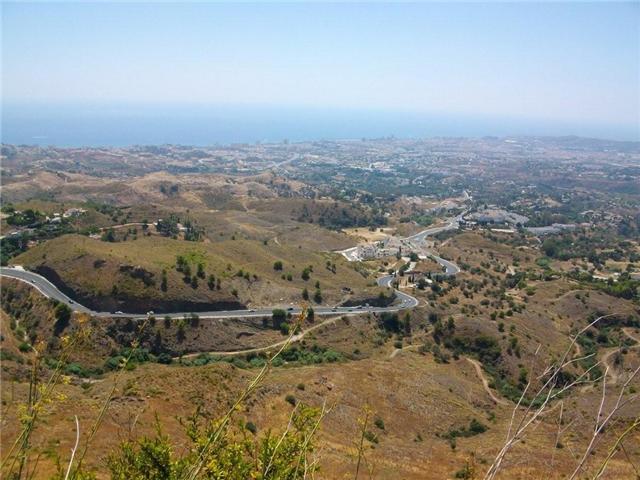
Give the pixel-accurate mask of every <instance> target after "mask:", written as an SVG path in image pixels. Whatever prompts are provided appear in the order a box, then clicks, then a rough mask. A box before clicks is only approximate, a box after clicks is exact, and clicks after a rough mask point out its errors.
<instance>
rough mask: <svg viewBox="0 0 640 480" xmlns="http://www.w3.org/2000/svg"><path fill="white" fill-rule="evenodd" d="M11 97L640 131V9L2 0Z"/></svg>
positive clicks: (6, 84) (6, 89) (20, 101)
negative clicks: (275, 108)
mask: <svg viewBox="0 0 640 480" xmlns="http://www.w3.org/2000/svg"><path fill="white" fill-rule="evenodd" d="M2 99H3V103H4V104H6V105H9V104H10V105H14V106H15V105H31V106H32V105H37V104H100V105H105V106H108V105H111V104H113V105H115V104H123V103H130V104H151V105H159V104H174V105H221V104H224V105H244V106H250V105H263V106H265V105H266V106H283V107H294V108H299V107H309V108H323V109H334V108H335V109H345V108H346V109H362V110H370V109H375V110H377V111H385V110H389V111H394V112H402V111H407V112H411V113H425V114H430V115H438V114H442V115H447V116H455V115H460V116H475V117H478V116H487V117H504V118H514V119H519V120H526V119H532V120H535V121H537V122H540V121H542V122H544V121H547V120H548V121H550V122H564V123H566V124H576V125H578V124H593V125H605V126H607V127H613V128H615V127H620V129H621V131H625V132H631V133H627V137H629V136H630V137H638V136H640V130H639V128H640V127H639V125H640V3H639V2H635V3H577V2H571V3H544V2H538V3H491V4H484V3H471V4H468V3H447V4H443V3H421V4H400V3H391V4H382V3H374V4H366V3H356V4H346V3H337V4H336V3H333V4H323V3H314V4H310V3H295V4H271V3H260V4H249V3H239V4H238V3H236V4H224V3H222V4H220V3H181V4H174V3H155V4H154V3H128V2H119V3H115V2H109V3H107V2H104V3H79V2H77V3H24V2H16V3H12V2H8V3H7V2H3V4H2ZM634 132H635V133H634ZM563 133H564V132H563ZM630 139H636V140H637V139H639V138H630Z"/></svg>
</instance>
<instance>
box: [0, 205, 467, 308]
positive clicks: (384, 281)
mask: <svg viewBox="0 0 640 480" xmlns="http://www.w3.org/2000/svg"><path fill="white" fill-rule="evenodd" d="M460 217H461V215H459V216H458V217H455V218H452V219H449V221H448V223H447V224H446V225H444V226H440V227H432V228H428V229H426V230H423V231H422V232H419V233H417V234H415V235H412V236H410V237H406V238H405V239H404V240H408V241H418V242H421V241H423V240H424V239H425V238H426V237H427V236H429V235H434V234H436V233H439V232H442V231H445V230H451V229H454V228H457V227H458V222H459V221H460ZM345 256H346V255H345ZM431 256H432V257H433V258H434V259H435V261H436V262H438V263H439V264H440V265H441V266H442V267H443V268H444V269H445V272H446V275H456V274H457V273H458V272H460V269H459V268H458V266H457V265H456V264H455V263H453V262H450V261H448V260H445V259H444V258H440V257H438V256H436V255H433V254H431ZM347 258H348V257H347ZM0 276H2V277H6V278H13V279H15V280H18V281H21V282H24V283H27V284H29V285H31V286H32V287H34V288H36V289H37V290H38V291H39V292H40V293H42V294H43V295H44V296H45V297H47V298H53V299H55V300H57V301H59V302H62V303H64V304H66V305H68V306H69V307H70V308H71V309H72V310H74V311H76V312H81V313H87V314H90V315H93V316H95V317H112V318H145V317H146V316H147V315H143V314H140V313H125V312H99V311H95V310H91V309H90V308H88V307H85V306H84V305H81V304H79V303H78V302H76V301H74V300H73V299H71V298H69V297H68V296H67V295H65V294H64V293H63V292H61V291H60V290H59V289H58V287H56V286H55V285H54V284H53V283H51V282H50V281H49V280H47V279H46V278H45V277H43V276H42V275H38V274H37V273H35V272H31V271H28V270H25V269H24V268H22V267H18V266H16V267H1V268H0ZM394 278H395V274H391V275H385V276H383V277H380V278H378V280H377V283H378V285H379V286H381V287H388V288H393V285H392V282H393V280H394ZM394 290H395V294H396V301H395V302H394V304H393V305H389V306H387V307H373V306H370V305H368V304H365V305H358V306H353V307H326V306H325V307H322V306H319V307H315V308H314V309H313V310H314V313H315V315H319V316H327V315H349V314H358V313H363V312H369V313H383V312H397V311H400V310H405V309H409V308H414V307H416V306H418V303H419V302H418V299H417V298H415V297H413V296H411V295H409V294H407V293H404V292H401V291H400V290H397V289H394ZM274 308H282V309H286V311H287V312H289V313H291V314H299V313H300V312H301V311H302V308H301V307H282V306H273V307H268V308H257V309H247V310H216V311H211V312H174V313H166V314H164V313H163V314H160V313H159V314H158V315H162V316H168V317H170V318H182V317H184V316H185V315H189V314H191V313H197V314H198V316H199V317H200V318H204V319H206V318H212V319H225V318H247V317H264V316H269V315H271V314H272V313H273V309H274ZM149 314H151V312H149Z"/></svg>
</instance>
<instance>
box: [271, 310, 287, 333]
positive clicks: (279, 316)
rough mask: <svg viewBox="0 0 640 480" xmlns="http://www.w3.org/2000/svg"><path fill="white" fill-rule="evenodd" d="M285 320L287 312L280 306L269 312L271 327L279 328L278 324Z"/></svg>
mask: <svg viewBox="0 0 640 480" xmlns="http://www.w3.org/2000/svg"><path fill="white" fill-rule="evenodd" d="M286 320H287V312H285V311H284V310H282V309H280V308H276V309H274V310H273V311H272V312H271V321H272V323H273V328H276V329H280V326H281V325H282V324H283V323H284V322H285V321H286Z"/></svg>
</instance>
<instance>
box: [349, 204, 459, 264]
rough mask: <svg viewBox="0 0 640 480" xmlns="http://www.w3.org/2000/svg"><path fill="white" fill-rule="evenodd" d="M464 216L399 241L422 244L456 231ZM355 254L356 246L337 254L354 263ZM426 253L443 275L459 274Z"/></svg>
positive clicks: (432, 255) (446, 262) (355, 259)
mask: <svg viewBox="0 0 640 480" xmlns="http://www.w3.org/2000/svg"><path fill="white" fill-rule="evenodd" d="M465 214H466V211H465V212H462V213H461V214H460V215H458V216H457V217H452V218H449V219H448V220H447V223H446V224H445V225H440V226H438V227H430V228H427V229H425V230H422V231H421V232H418V233H416V234H414V235H410V236H408V237H404V238H401V239H400V241H402V242H404V243H408V244H412V243H421V242H424V240H425V239H426V238H427V237H429V236H431V235H436V234H438V233H440V232H446V231H448V230H457V229H458V228H459V226H460V222H461V221H462V219H463V217H464V215H465ZM357 252H358V247H357V246H356V247H351V248H348V249H346V250H342V251H340V252H338V253H341V254H342V255H344V256H345V258H346V259H347V260H349V261H350V262H354V261H357V260H360V259H359V258H358V254H357ZM426 253H428V254H429V255H430V256H431V257H433V259H434V260H435V261H436V262H438V263H439V264H440V265H441V266H442V267H444V269H445V275H447V276H451V275H457V274H458V273H460V268H459V267H458V266H457V265H456V264H455V263H453V262H450V261H449V260H445V259H444V258H441V257H439V256H437V255H434V254H433V253H431V252H426Z"/></svg>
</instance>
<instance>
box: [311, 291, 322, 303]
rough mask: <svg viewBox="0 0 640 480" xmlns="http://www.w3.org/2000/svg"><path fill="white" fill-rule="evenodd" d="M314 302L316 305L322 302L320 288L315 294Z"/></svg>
mask: <svg viewBox="0 0 640 480" xmlns="http://www.w3.org/2000/svg"><path fill="white" fill-rule="evenodd" d="M313 301H314V302H316V303H321V302H322V292H321V291H320V289H319V288H316V291H315V293H314V294H313Z"/></svg>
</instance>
